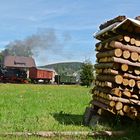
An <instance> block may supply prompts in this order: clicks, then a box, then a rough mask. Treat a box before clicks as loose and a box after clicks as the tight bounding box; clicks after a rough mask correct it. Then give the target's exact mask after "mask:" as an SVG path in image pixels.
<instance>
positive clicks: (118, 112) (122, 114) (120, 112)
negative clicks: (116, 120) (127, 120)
mask: <svg viewBox="0 0 140 140" xmlns="http://www.w3.org/2000/svg"><path fill="white" fill-rule="evenodd" d="M117 114H119V115H121V116H124V115H125V114H124V112H123V110H122V109H121V110H118V111H117Z"/></svg>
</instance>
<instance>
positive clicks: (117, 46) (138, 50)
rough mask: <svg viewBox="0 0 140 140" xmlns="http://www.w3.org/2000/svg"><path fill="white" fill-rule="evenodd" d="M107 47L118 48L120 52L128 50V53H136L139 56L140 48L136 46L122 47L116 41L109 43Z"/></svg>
mask: <svg viewBox="0 0 140 140" xmlns="http://www.w3.org/2000/svg"><path fill="white" fill-rule="evenodd" d="M109 46H110V47H112V48H119V49H122V50H128V51H130V52H137V53H139V54H140V48H138V47H136V46H131V45H124V44H123V43H121V42H118V41H111V42H110V44H109Z"/></svg>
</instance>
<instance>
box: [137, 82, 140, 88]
mask: <svg viewBox="0 0 140 140" xmlns="http://www.w3.org/2000/svg"><path fill="white" fill-rule="evenodd" d="M136 85H137V87H138V89H140V81H137V82H136Z"/></svg>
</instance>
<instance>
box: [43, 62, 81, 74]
mask: <svg viewBox="0 0 140 140" xmlns="http://www.w3.org/2000/svg"><path fill="white" fill-rule="evenodd" d="M82 64H83V63H81V62H65V63H56V64H50V65H45V66H41V67H42V68H49V69H54V70H55V71H56V72H57V73H58V74H59V75H73V73H75V72H78V71H80V70H81V66H82Z"/></svg>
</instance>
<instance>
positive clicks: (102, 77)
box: [96, 75, 123, 84]
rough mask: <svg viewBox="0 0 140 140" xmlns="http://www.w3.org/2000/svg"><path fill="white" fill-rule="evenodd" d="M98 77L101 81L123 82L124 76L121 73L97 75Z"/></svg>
mask: <svg viewBox="0 0 140 140" xmlns="http://www.w3.org/2000/svg"><path fill="white" fill-rule="evenodd" d="M96 79H97V80H99V81H109V82H115V83H117V84H121V83H122V82H123V77H122V76H121V75H97V76H96Z"/></svg>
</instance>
